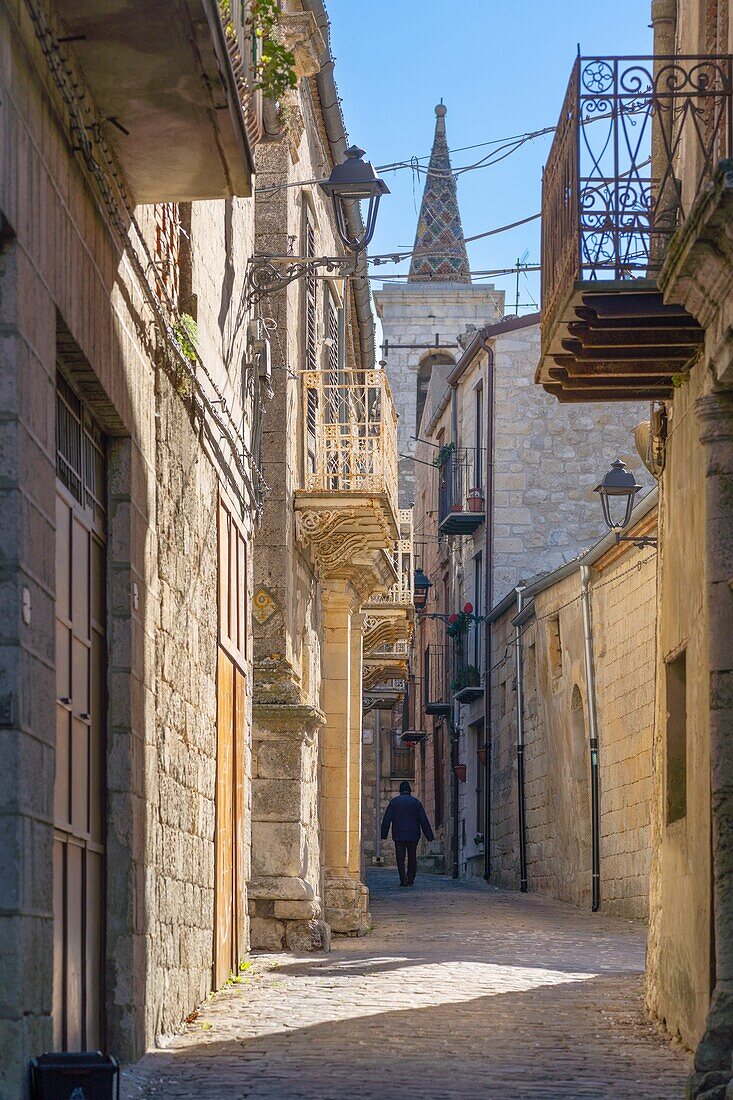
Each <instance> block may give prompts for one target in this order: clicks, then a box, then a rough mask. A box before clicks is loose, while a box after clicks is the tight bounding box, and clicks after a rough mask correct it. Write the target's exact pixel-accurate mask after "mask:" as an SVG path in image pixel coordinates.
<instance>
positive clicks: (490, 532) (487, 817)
mask: <svg viewBox="0 0 733 1100" xmlns="http://www.w3.org/2000/svg"><path fill="white" fill-rule="evenodd" d="M484 350H485V351H486V356H487V362H486V432H485V439H486V461H485V463H484V470H485V471H486V473H485V477H486V491H485V499H486V523H485V525H484V526H485V538H486V545H485V552H484V759H485V764H484V879H485V880H486V882H489V881H490V879H491V681H492V676H491V666H492V663H493V662H492V659H491V623H490V621H489V611H490V610H491V607H492V605H493V602H494V583H493V580H494V392H495V389H496V387H495V381H494V349H493V347H492V346H491V344H490V343H489V342H488V341H487V340H485V341H484Z"/></svg>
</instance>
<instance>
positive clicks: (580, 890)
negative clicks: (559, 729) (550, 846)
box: [560, 684, 592, 907]
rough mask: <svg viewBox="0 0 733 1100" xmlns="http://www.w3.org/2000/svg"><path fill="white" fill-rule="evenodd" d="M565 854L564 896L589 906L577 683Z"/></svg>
mask: <svg viewBox="0 0 733 1100" xmlns="http://www.w3.org/2000/svg"><path fill="white" fill-rule="evenodd" d="M565 745H566V758H565V761H566V772H565V798H566V800H567V801H566V806H567V809H566V813H565V815H564V816H565V824H566V830H565V836H564V837H562V838H561V843H562V844H563V847H564V851H565V858H564V860H563V861H562V863H561V868H562V869H561V871H560V877H561V883H560V896H561V897H563V898H565V899H566V900H567V901H570V902H572V903H573V904H575V905H581V906H584V907H585V906H587V905H589V904H590V897H591V885H592V883H591V806H590V763H589V759H588V737H587V730H586V723H585V711H584V707H583V697H582V694H581V691H580V688H579V687H578V685H577V684H575V685H574V687H573V692H572V696H571V699H570V712H569V714H568V719H567V726H566V738H565Z"/></svg>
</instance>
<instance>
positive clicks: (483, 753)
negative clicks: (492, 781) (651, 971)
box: [476, 745, 486, 767]
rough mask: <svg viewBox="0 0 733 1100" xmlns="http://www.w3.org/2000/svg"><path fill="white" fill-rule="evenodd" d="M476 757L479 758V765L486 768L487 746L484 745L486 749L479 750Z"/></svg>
mask: <svg viewBox="0 0 733 1100" xmlns="http://www.w3.org/2000/svg"><path fill="white" fill-rule="evenodd" d="M476 755H477V756H478V762H479V764H481V766H482V767H485V766H486V746H485V745H484V747H483V748H482V749H479V750H478V752H477V754H476Z"/></svg>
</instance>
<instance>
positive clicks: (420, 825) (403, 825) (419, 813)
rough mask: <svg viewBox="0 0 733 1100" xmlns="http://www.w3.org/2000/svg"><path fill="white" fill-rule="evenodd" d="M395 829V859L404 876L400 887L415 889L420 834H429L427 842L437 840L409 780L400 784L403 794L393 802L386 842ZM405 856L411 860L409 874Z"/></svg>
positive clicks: (385, 824)
mask: <svg viewBox="0 0 733 1100" xmlns="http://www.w3.org/2000/svg"><path fill="white" fill-rule="evenodd" d="M390 826H391V828H392V840H393V841H394V848H395V855H396V856H397V870H398V871H399V875H400V886H414V884H415V875H416V874H417V842H418V840H419V839H420V830H421V829H422V831H423V832H424V833H425V839H426V840H433V830H432V829H431V828H430V822H429V821H428V815H427V814H426V813H425V810H424V809H423V804H422V802H421V801H420V799H419V798H413V795H412V787H411V786H410V784H409V783H408V782H407V780H406V779H405V780H404V781H403V782H402V783H400V793H399V794H398V795H395V797H394V798H392V799H390V801H389V805H388V806H387V809H386V810H385V811H384V817H383V818H382V840H386V839H387V837H388V836H389V830H390ZM405 856H407V873H406V874H405Z"/></svg>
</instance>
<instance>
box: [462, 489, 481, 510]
mask: <svg viewBox="0 0 733 1100" xmlns="http://www.w3.org/2000/svg"><path fill="white" fill-rule="evenodd" d="M466 505H467V507H468V510H469V512H483V510H484V491H483V489H478V488H473V489H469V490H468V492H467V493H466Z"/></svg>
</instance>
